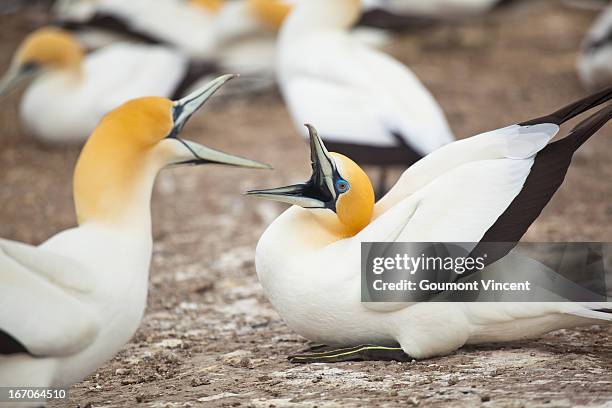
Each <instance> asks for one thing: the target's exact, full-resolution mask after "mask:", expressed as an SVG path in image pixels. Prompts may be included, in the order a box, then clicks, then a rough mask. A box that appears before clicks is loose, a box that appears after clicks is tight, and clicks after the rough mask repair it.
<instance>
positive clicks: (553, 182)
mask: <svg viewBox="0 0 612 408" xmlns="http://www.w3.org/2000/svg"><path fill="white" fill-rule="evenodd" d="M610 99H612V88H608V89H607V90H605V91H602V92H600V93H598V94H595V95H593V96H591V97H588V98H586V99H583V100H581V101H578V102H576V103H574V104H571V105H569V106H567V107H566V108H563V109H561V110H559V111H557V112H555V113H553V114H551V115H548V116H544V117H541V118H538V119H534V120H530V121H528V122H524V123H521V124H516V125H512V126H508V127H505V128H502V129H498V130H494V131H492V132H488V133H484V134H481V135H478V136H474V137H471V138H468V139H464V140H461V141H456V142H454V143H451V144H448V145H446V146H443V147H441V148H439V149H438V150H436V151H435V152H433V153H431V154H429V155H428V156H427V157H425V158H423V159H422V160H420V161H419V162H417V163H416V164H414V165H413V166H412V167H410V168H409V169H408V170H406V171H405V172H404V174H403V175H402V177H401V178H400V180H399V181H398V182H397V184H396V185H395V186H394V187H393V188H392V189H391V190H390V191H389V193H388V194H387V195H386V196H385V197H384V198H383V199H382V200H380V201H379V202H377V203H375V199H374V191H373V188H372V185H371V183H370V180H369V178H368V176H367V175H366V173H365V172H364V171H363V170H362V169H361V168H360V167H359V166H358V165H357V164H356V163H355V162H354V161H353V160H351V158H349V157H347V156H344V155H341V154H338V153H330V152H328V150H327V148H326V147H325V144H324V142H323V140H322V139H321V138H320V137H319V136H318V134H317V132H316V130H315V129H314V127H312V126H311V127H309V130H310V145H311V161H312V169H313V174H312V176H311V178H310V180H309V181H307V182H306V183H304V184H296V185H292V186H288V187H282V188H276V189H270V190H254V191H250V192H248V193H247V194H249V195H251V196H254V197H258V198H263V199H267V200H273V201H278V202H282V203H287V204H291V205H292V207H291V208H290V209H288V210H287V211H285V212H284V213H283V214H282V215H281V216H280V217H279V218H278V219H276V220H275V221H274V222H273V223H272V224H271V225H270V226H269V227H268V228H267V230H266V231H265V232H264V234H263V236H262V237H261V239H260V240H259V243H258V245H257V252H256V268H257V275H258V277H259V280H260V282H261V284H262V286H263V288H264V291H265V293H266V295H267V297H268V298H269V300H270V302H271V303H272V304H273V305H274V307H275V308H276V310H277V311H278V312H279V313H280V315H281V316H282V317H283V319H284V320H285V321H286V323H287V325H288V326H289V327H290V328H292V329H293V330H295V331H296V332H297V333H298V334H300V335H302V336H304V337H305V338H306V339H308V340H311V341H313V342H317V343H323V344H327V345H330V346H347V347H348V348H341V349H339V348H337V347H336V348H335V349H331V350H328V351H325V352H311V353H306V354H303V355H297V356H294V357H293V358H292V361H293V362H334V361H346V360H364V359H396V360H401V361H404V360H410V359H412V358H415V359H422V358H428V357H432V356H439V355H445V354H448V353H451V352H453V351H455V350H457V349H458V348H460V347H462V346H463V345H465V344H474V343H485V342H501V341H513V340H518V339H525V338H533V337H537V336H540V335H543V334H544V333H547V332H549V331H553V330H557V329H562V328H571V327H576V326H582V325H591V324H597V323H611V322H612V314H611V313H612V303H610V302H602V303H588V304H582V303H572V302H565V303H502V302H499V303H440V302H437V303H436V302H433V303H431V302H420V303H419V302H417V303H371V302H369V303H368V302H366V303H361V244H362V243H364V242H398V243H399V242H470V243H484V242H500V243H517V242H518V241H520V239H521V238H522V236H523V235H524V233H525V232H526V231H527V229H528V228H529V226H530V225H531V224H532V223H533V222H534V221H535V220H536V218H537V217H538V216H539V214H540V213H541V211H542V210H543V209H544V207H545V206H546V205H547V204H548V202H549V201H550V200H551V198H552V197H553V195H554V194H555V192H556V191H557V189H558V188H559V187H560V186H561V184H562V183H563V180H564V178H565V175H566V173H567V171H568V168H569V166H570V164H571V160H572V156H573V155H574V153H575V152H576V151H577V150H578V149H579V148H580V146H581V145H583V144H584V143H586V142H587V141H588V140H589V138H590V137H591V136H592V135H594V134H595V133H596V132H597V131H598V130H599V129H600V128H601V127H602V126H603V125H605V124H606V123H607V122H608V121H609V120H610V119H611V118H612V105H610V104H608V105H607V106H605V107H604V108H602V109H601V110H600V111H599V112H597V113H595V114H593V115H592V116H590V117H588V118H587V119H586V120H584V121H583V122H581V123H580V124H579V125H578V126H576V127H575V128H574V129H573V130H572V131H571V132H570V133H569V135H567V137H565V138H563V139H561V140H559V141H556V142H553V143H550V141H551V139H552V138H553V137H554V136H555V135H556V134H557V133H558V131H559V129H560V126H561V125H562V124H564V123H565V122H567V121H569V120H570V119H572V118H574V117H576V116H578V115H580V114H582V113H584V112H586V111H587V110H589V109H591V108H594V107H596V106H598V105H600V104H603V103H605V102H608V101H609V100H610ZM449 200H451V201H452V205H450V206H449ZM475 245H476V247H477V244H475ZM511 249H512V248H511V247H508V248H507V251H508V252H506V254H508V253H509V251H510V250H511ZM503 255H505V254H500V255H499V258H498V259H501V258H502V257H503ZM532 266H533V265H532ZM530 271H531V272H533V274H534V276H537V275H538V273H539V270H538V269H537V268H534V269H533V270H530ZM397 344H399V347H397V346H393V345H397Z"/></svg>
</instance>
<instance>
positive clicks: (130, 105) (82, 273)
mask: <svg viewBox="0 0 612 408" xmlns="http://www.w3.org/2000/svg"><path fill="white" fill-rule="evenodd" d="M232 77H233V76H231V75H226V76H223V77H220V78H218V79H216V80H215V81H213V82H212V83H210V84H209V85H208V86H206V87H205V88H203V89H201V90H198V91H196V92H194V93H193V94H190V95H189V96H187V97H185V98H184V99H181V100H178V101H176V102H172V101H170V100H168V99H166V98H161V97H145V98H139V99H135V100H132V101H129V102H126V103H125V104H123V105H122V106H120V107H119V108H117V109H115V110H113V111H112V112H111V113H109V114H108V115H106V116H105V117H104V119H102V121H101V122H100V124H99V125H98V127H97V128H96V130H95V131H94V132H93V134H92V135H91V137H90V138H89V140H88V141H87V144H86V145H85V147H84V148H83V151H82V153H81V156H80V158H79V160H78V163H77V165H76V169H75V173H74V201H75V206H76V214H77V218H78V223H79V226H78V227H76V228H73V229H69V230H66V231H63V232H61V233H59V234H57V235H55V236H54V237H52V238H50V239H49V240H48V241H46V242H45V243H43V244H42V245H40V246H39V247H34V246H30V245H26V244H22V243H19V242H14V241H8V240H0V279H1V281H2V285H0V384H2V386H18V387H26V386H31V387H48V386H56V387H65V386H69V385H71V384H72V383H75V382H77V381H80V380H82V379H83V378H84V377H86V376H87V375H89V374H91V373H92V372H93V371H94V370H95V369H96V368H97V367H99V366H100V365H102V364H103V363H104V362H105V361H107V360H108V359H110V358H111V357H112V356H113V355H114V354H115V353H116V352H117V351H118V350H119V349H120V348H121V347H122V346H123V345H124V344H125V343H126V342H127V341H128V340H129V339H130V337H131V336H132V335H133V334H134V332H135V331H136V329H137V328H138V325H139V323H140V320H141V317H142V315H143V312H144V309H145V305H146V298H147V286H148V274H149V264H150V260H151V249H152V235H151V215H150V199H151V191H152V188H153V183H154V181H155V178H156V176H157V173H158V172H159V171H160V170H161V169H162V168H165V167H169V166H171V167H174V166H181V165H201V164H209V163H211V164H225V165H229V166H235V167H245V168H254V169H264V168H269V166H267V165H265V164H262V163H259V162H255V161H251V160H247V159H243V158H240V157H236V156H232V155H229V154H225V153H222V152H219V151H216V150H213V149H210V148H208V147H205V146H202V145H199V144H197V143H194V142H190V141H187V140H183V139H181V138H180V137H179V134H180V132H181V130H182V129H183V127H184V126H185V125H186V123H187V121H188V120H189V118H190V117H191V116H192V115H193V114H194V113H195V112H196V111H197V110H198V109H199V108H200V107H201V106H202V105H203V104H204V103H205V102H206V101H207V100H208V99H209V98H210V97H211V96H212V95H213V94H214V92H215V91H216V90H218V89H219V88H220V87H221V86H222V85H223V84H224V83H225V82H226V81H228V80H229V79H231V78H232Z"/></svg>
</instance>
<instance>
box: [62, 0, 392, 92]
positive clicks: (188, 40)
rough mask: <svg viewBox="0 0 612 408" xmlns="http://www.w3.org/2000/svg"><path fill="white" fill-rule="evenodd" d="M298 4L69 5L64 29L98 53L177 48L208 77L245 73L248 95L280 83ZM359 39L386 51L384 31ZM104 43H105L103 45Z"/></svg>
mask: <svg viewBox="0 0 612 408" xmlns="http://www.w3.org/2000/svg"><path fill="white" fill-rule="evenodd" d="M295 1H296V0H235V1H227V0H225V1H224V0H214V1H213V0H200V1H197V0H192V1H185V0H131V1H129V2H126V1H123V0H63V1H61V2H60V3H59V5H58V7H56V15H57V19H58V23H59V24H60V25H62V26H63V27H65V28H67V29H69V30H71V31H74V32H75V33H77V34H78V35H79V38H82V39H83V41H84V42H85V43H86V44H88V46H89V47H90V48H97V47H98V46H100V44H109V43H112V42H114V41H117V38H118V37H117V36H119V38H122V39H130V38H131V39H132V40H136V41H142V42H146V43H153V44H163V45H167V46H171V47H174V48H176V49H178V50H180V51H181V52H183V53H185V54H186V55H188V56H189V58H190V59H191V63H192V66H193V69H194V70H195V71H196V72H198V75H199V76H202V74H203V73H204V72H206V73H207V74H208V75H215V74H214V73H215V72H227V71H232V72H239V73H240V74H241V76H242V78H243V80H242V81H240V85H241V86H242V87H243V88H245V89H244V90H245V91H259V90H262V89H266V88H269V87H271V86H272V85H274V84H275V82H276V72H275V71H276V64H275V61H276V40H277V33H278V30H279V28H280V26H281V25H282V23H283V21H284V19H285V17H286V16H287V15H288V14H289V13H290V11H291V9H292V7H293V4H294V3H295ZM355 36H356V37H357V38H359V39H360V40H361V41H364V42H365V43H368V44H372V45H374V46H383V45H385V44H387V43H388V41H389V39H390V37H389V35H388V34H387V33H386V32H384V31H382V30H374V29H366V28H362V29H360V30H358V31H356V32H355ZM101 38H102V39H101Z"/></svg>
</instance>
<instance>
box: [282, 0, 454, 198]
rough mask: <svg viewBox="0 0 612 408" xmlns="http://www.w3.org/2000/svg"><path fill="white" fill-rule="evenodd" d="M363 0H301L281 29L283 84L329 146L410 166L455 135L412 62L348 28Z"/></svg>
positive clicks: (294, 108)
mask: <svg viewBox="0 0 612 408" xmlns="http://www.w3.org/2000/svg"><path fill="white" fill-rule="evenodd" d="M360 3H361V2H360V0H335V1H327V0H305V1H301V2H297V4H296V5H295V8H294V10H293V11H292V12H291V14H290V15H289V17H288V18H287V20H286V21H285V23H284V25H283V27H282V29H281V32H280V38H279V45H278V47H279V49H278V59H277V72H278V78H279V84H280V88H281V91H282V94H283V97H284V99H285V101H286V103H287V106H288V108H289V111H290V113H291V115H292V117H293V121H294V123H295V125H296V127H298V129H300V130H301V129H303V128H302V126H301V124H302V123H306V122H313V123H316V124H317V128H318V130H319V132H320V134H321V136H322V137H323V140H325V143H326V144H327V146H329V148H330V149H332V150H334V151H337V152H339V153H343V154H346V155H348V156H350V157H351V158H352V159H353V160H355V161H356V162H357V163H359V164H360V165H376V166H381V167H383V168H385V167H387V166H394V165H395V166H398V165H399V166H404V167H407V166H409V165H411V164H413V163H414V162H416V161H417V160H419V159H420V158H421V157H423V156H424V155H426V154H428V153H431V152H432V151H434V150H436V149H438V148H439V147H441V146H443V145H445V144H447V143H450V142H452V141H453V140H454V137H453V134H452V132H451V130H450V128H449V126H448V123H447V121H446V118H445V116H444V113H443V112H442V109H441V108H440V106H439V105H438V103H437V102H436V100H435V99H434V98H433V96H432V95H431V94H430V93H429V91H428V90H427V89H426V88H425V87H424V86H423V84H422V83H421V82H420V81H419V80H418V78H417V77H416V76H415V75H414V74H413V73H412V72H411V71H410V70H409V69H408V68H407V67H405V66H404V65H402V64H401V63H399V62H398V61H396V60H395V59H393V58H392V57H390V56H388V55H386V54H384V53H382V52H380V51H378V50H375V49H372V48H370V47H368V46H365V45H363V44H362V43H361V42H359V41H356V40H355V39H354V38H353V37H352V36H350V35H349V34H348V30H349V29H350V27H351V26H353V25H354V23H355V22H356V21H357V19H358V17H359V15H360V10H361V4H360ZM304 136H307V133H306V132H304ZM379 189H380V190H381V191H382V192H384V190H385V189H386V186H385V183H384V174H383V181H381V183H380V186H379Z"/></svg>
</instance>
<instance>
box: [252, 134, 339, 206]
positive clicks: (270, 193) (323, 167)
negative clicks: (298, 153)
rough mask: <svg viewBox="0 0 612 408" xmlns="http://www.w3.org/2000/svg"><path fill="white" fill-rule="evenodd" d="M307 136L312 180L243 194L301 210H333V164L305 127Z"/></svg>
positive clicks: (334, 197)
mask: <svg viewBox="0 0 612 408" xmlns="http://www.w3.org/2000/svg"><path fill="white" fill-rule="evenodd" d="M306 127H307V128H308V131H309V132H310V157H311V161H312V176H311V178H310V180H308V181H307V182H306V183H304V184H295V185H291V186H287V187H280V188H273V189H269V190H252V191H248V192H247V193H245V194H246V195H249V196H254V197H257V198H263V199H266V200H272V201H278V202H281V203H287V204H291V205H298V206H300V207H303V208H327V209H330V210H332V211H335V210H336V198H337V196H338V193H337V191H336V189H335V187H334V180H335V179H336V178H339V174H338V170H337V169H336V163H335V162H334V160H333V158H332V157H331V155H330V154H329V152H328V151H327V148H325V145H324V144H323V141H322V140H321V138H320V137H319V135H318V133H317V130H316V129H315V128H314V127H313V126H311V125H306Z"/></svg>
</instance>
